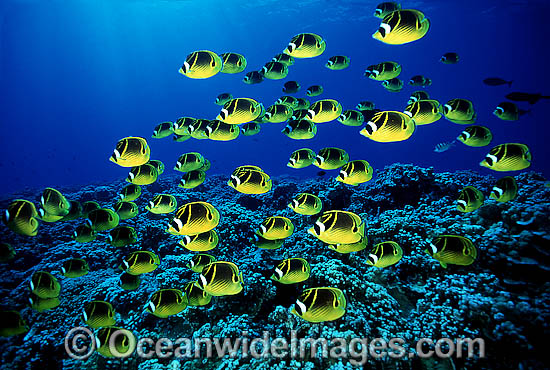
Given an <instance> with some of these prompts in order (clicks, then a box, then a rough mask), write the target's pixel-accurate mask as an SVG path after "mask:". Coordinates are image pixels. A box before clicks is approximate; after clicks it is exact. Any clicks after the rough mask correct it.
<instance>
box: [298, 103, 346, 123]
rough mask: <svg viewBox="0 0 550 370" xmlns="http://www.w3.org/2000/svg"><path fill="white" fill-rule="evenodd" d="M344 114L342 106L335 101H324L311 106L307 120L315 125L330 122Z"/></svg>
mask: <svg viewBox="0 0 550 370" xmlns="http://www.w3.org/2000/svg"><path fill="white" fill-rule="evenodd" d="M340 114H342V104H340V103H339V102H337V101H336V100H334V99H322V100H318V101H316V102H315V103H313V104H311V106H310V107H309V109H308V115H307V117H306V118H307V119H308V120H310V121H312V122H314V123H323V122H330V121H333V120H335V119H337V118H338V117H339V116H340Z"/></svg>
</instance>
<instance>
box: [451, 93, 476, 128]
mask: <svg viewBox="0 0 550 370" xmlns="http://www.w3.org/2000/svg"><path fill="white" fill-rule="evenodd" d="M443 114H444V115H445V118H446V119H447V120H449V121H451V122H453V123H458V124H461V125H468V124H470V123H474V122H475V121H476V118H477V113H476V112H475V110H474V104H473V103H472V102H471V101H470V100H468V99H460V98H457V99H451V100H449V101H448V102H447V103H446V104H445V105H444V106H443Z"/></svg>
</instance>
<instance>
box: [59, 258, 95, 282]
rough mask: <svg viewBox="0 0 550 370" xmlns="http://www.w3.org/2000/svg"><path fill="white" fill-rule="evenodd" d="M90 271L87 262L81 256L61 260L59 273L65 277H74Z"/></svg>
mask: <svg viewBox="0 0 550 370" xmlns="http://www.w3.org/2000/svg"><path fill="white" fill-rule="evenodd" d="M89 271H90V266H88V262H86V260H85V259H82V258H71V259H69V260H66V261H64V262H63V266H61V274H62V275H63V276H65V277H66V278H70V279H74V278H77V277H81V276H84V275H86V274H87V273H88V272H89Z"/></svg>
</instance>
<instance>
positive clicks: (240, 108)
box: [216, 98, 264, 125]
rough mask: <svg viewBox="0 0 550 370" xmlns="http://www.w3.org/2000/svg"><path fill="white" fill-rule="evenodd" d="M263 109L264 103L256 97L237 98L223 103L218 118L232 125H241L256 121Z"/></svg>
mask: <svg viewBox="0 0 550 370" xmlns="http://www.w3.org/2000/svg"><path fill="white" fill-rule="evenodd" d="M263 111H264V109H263V105H262V104H261V103H258V102H257V101H256V100H254V99H250V98H236V99H231V100H230V101H228V102H227V103H225V104H224V105H223V108H222V110H221V111H220V114H218V116H217V117H216V119H218V120H220V121H223V122H225V123H228V124H230V125H239V124H241V123H247V122H250V121H254V120H255V119H256V118H258V117H259V116H260V115H261V114H262V113H263Z"/></svg>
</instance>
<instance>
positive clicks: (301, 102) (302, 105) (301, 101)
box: [295, 98, 311, 109]
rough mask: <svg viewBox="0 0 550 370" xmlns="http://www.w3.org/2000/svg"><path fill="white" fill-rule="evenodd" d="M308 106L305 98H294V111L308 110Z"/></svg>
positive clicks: (308, 103)
mask: <svg viewBox="0 0 550 370" xmlns="http://www.w3.org/2000/svg"><path fill="white" fill-rule="evenodd" d="M310 106H311V103H310V102H309V100H307V99H306V98H296V108H295V109H308V108H309V107H310Z"/></svg>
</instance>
